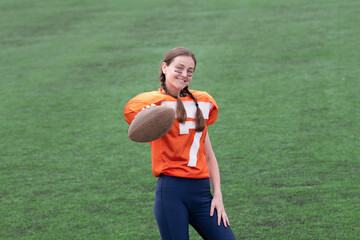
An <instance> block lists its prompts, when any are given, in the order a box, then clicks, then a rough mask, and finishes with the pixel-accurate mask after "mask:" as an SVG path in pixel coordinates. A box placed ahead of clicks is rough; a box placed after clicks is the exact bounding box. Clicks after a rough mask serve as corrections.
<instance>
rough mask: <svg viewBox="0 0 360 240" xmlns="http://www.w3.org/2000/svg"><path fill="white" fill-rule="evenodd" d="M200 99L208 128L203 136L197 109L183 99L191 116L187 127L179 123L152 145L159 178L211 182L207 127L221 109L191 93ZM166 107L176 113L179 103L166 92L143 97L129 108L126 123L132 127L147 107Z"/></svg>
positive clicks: (209, 99) (203, 94)
mask: <svg viewBox="0 0 360 240" xmlns="http://www.w3.org/2000/svg"><path fill="white" fill-rule="evenodd" d="M190 91H191V93H192V94H193V95H194V96H195V97H196V98H197V101H198V104H199V107H200V109H201V111H202V113H203V116H204V118H205V122H206V127H205V129H204V131H202V132H196V131H195V113H196V106H195V103H194V100H193V99H192V98H191V97H190V96H185V97H180V99H181V101H182V102H183V104H184V107H185V109H186V113H187V119H186V122H185V123H179V121H178V120H177V118H176V116H175V121H174V123H173V125H172V127H171V129H170V130H169V131H168V132H167V133H166V134H165V135H164V136H163V137H161V138H159V139H157V140H155V141H152V142H150V145H151V161H152V171H153V174H154V176H155V177H158V176H160V174H164V175H167V176H174V177H183V178H208V177H209V172H208V168H207V165H206V156H205V136H206V133H207V126H209V125H211V124H213V123H214V122H215V121H216V119H217V114H218V106H217V105H216V102H215V100H214V99H213V98H212V97H211V96H210V95H209V94H208V93H207V92H201V91H194V90H190ZM150 104H155V105H166V106H168V107H172V108H173V109H174V110H175V109H176V104H177V102H176V99H175V98H174V97H172V96H169V95H166V94H164V93H162V90H161V89H159V90H158V91H152V92H146V93H141V94H139V95H137V96H136V97H134V98H133V99H131V100H130V101H129V102H128V103H127V104H126V106H125V109H124V114H125V120H126V121H127V122H128V123H129V124H130V123H131V122H132V121H133V119H134V118H135V116H136V114H138V113H139V112H140V111H141V110H142V108H144V107H146V105H150Z"/></svg>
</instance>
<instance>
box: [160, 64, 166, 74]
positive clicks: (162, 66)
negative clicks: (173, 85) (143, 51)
mask: <svg viewBox="0 0 360 240" xmlns="http://www.w3.org/2000/svg"><path fill="white" fill-rule="evenodd" d="M161 70H162V72H163V73H164V74H166V71H167V66H166V63H165V62H163V63H162V64H161Z"/></svg>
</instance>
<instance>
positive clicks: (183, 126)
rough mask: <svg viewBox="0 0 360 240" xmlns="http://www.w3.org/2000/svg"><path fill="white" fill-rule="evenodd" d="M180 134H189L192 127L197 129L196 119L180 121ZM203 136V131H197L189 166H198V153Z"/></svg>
mask: <svg viewBox="0 0 360 240" xmlns="http://www.w3.org/2000/svg"><path fill="white" fill-rule="evenodd" d="M179 126H180V134H181V135H182V134H189V130H190V129H195V122H194V121H186V122H185V123H180V124H179ZM201 136H202V132H195V135H194V140H193V142H192V144H191V147H190V158H189V162H188V166H189V167H196V163H197V154H198V151H199V147H200V138H201Z"/></svg>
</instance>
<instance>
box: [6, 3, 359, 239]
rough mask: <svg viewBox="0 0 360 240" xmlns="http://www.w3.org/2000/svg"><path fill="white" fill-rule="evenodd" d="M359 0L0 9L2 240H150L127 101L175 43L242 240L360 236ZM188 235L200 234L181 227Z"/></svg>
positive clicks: (148, 198) (150, 184) (145, 188)
mask: <svg viewBox="0 0 360 240" xmlns="http://www.w3.org/2000/svg"><path fill="white" fill-rule="evenodd" d="M358 9H360V4H359V2H358V1H356V0H345V1H335V0H327V1H325V0H319V1H295V0H293V1H285V0H276V1H271V2H269V1H261V0H246V1H224V2H220V1H206V2H205V1H197V2H193V1H187V0H183V1H160V0H157V1H151V2H150V1H145V0H143V1H121V2H119V1H113V0H108V1H99V2H96V1H40V0H37V1H36V0H34V1H31V2H29V1H21V0H16V1H9V0H4V1H2V2H1V3H0V20H1V22H2V24H1V26H0V46H1V48H0V72H1V78H0V83H1V88H0V112H1V114H0V127H1V131H0V137H1V142H0V148H1V151H0V158H1V159H0V182H1V185H0V216H1V218H0V238H1V239H159V238H160V237H159V233H158V230H157V225H156V222H155V219H154V217H153V212H152V205H153V199H154V190H155V184H156V179H155V178H154V177H153V176H152V173H151V166H150V155H149V153H150V148H149V146H148V145H147V144H136V143H133V142H131V141H130V140H128V138H127V127H128V126H127V125H126V123H125V121H124V119H123V115H122V110H123V107H124V105H125V103H126V102H127V101H128V100H129V99H130V98H131V97H133V96H134V95H136V94H138V93H140V92H143V91H151V90H154V89H156V88H157V87H158V86H159V83H158V80H157V70H158V68H159V66H160V61H161V58H162V57H163V55H164V54H165V52H166V51H167V50H168V49H170V48H172V47H175V46H186V47H189V48H190V49H192V50H193V51H194V52H195V54H196V56H197V58H198V66H197V72H196V74H195V76H194V79H193V82H192V83H191V88H192V89H198V90H206V91H208V92H209V93H210V94H211V95H213V97H214V98H215V99H216V100H217V102H218V105H219V107H220V114H219V118H218V121H217V123H216V124H214V125H213V126H211V127H210V129H209V131H210V136H211V138H212V143H213V147H214V150H215V154H216V156H217V158H218V162H219V165H220V171H221V175H222V189H223V196H224V201H225V207H226V210H227V213H228V215H229V217H230V223H231V226H232V229H233V232H234V234H235V235H236V237H237V239H355V238H356V237H357V236H358V235H359V234H360V228H359V225H358V223H359V221H360V215H359V212H360V204H359V202H360V199H359V196H360V190H359V187H358V186H359V183H360V175H359V170H360V166H359V165H360V163H359V155H360V154H359V153H360V151H359V149H360V141H359V140H360V134H359V128H360V123H359V122H360V112H359V109H360V98H359V96H358V95H359V92H360V82H359V80H358V76H359V72H360V71H359V67H358V63H359V62H360V57H359V54H358V53H359V50H360V49H359V46H358V42H359V40H360V39H359V34H358V29H359V27H360V24H359V22H360V21H359V20H360V19H359V16H360V14H359V10H358ZM190 236H191V239H200V238H199V237H198V236H197V234H196V233H195V232H194V230H192V229H191V230H190Z"/></svg>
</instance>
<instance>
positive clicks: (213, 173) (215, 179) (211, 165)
mask: <svg viewBox="0 0 360 240" xmlns="http://www.w3.org/2000/svg"><path fill="white" fill-rule="evenodd" d="M207 164H208V170H209V174H210V182H211V185H212V188H213V191H214V195H221V183H220V172H219V166H218V163H217V161H216V159H212V160H209V161H207Z"/></svg>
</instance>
